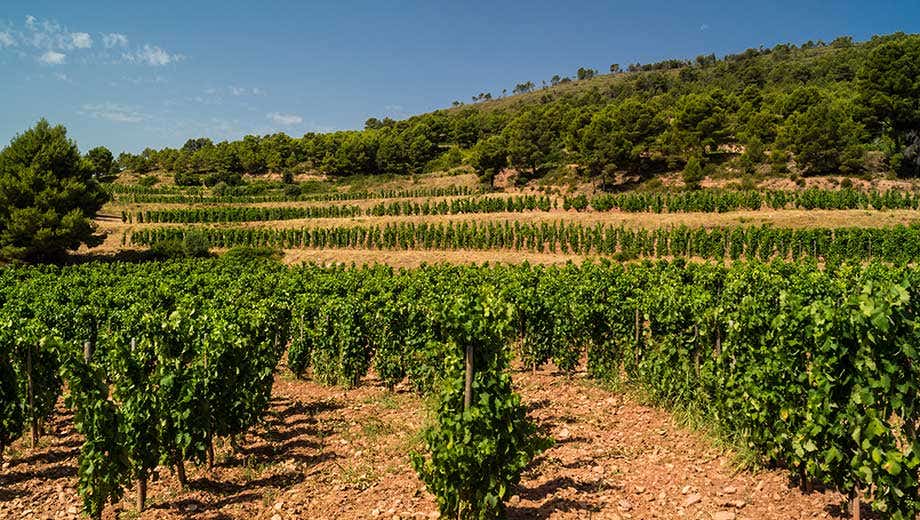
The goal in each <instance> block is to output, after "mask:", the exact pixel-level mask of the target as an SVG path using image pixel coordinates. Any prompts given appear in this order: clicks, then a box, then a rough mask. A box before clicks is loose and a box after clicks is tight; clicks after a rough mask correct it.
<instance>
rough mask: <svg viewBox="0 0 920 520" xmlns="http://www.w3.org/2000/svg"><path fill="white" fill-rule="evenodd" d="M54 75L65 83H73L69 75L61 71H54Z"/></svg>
mask: <svg viewBox="0 0 920 520" xmlns="http://www.w3.org/2000/svg"><path fill="white" fill-rule="evenodd" d="M54 77H55V78H57V79H59V80H61V81H63V82H66V83H73V80H72V79H70V76H68V75H67V74H64V73H63V72H55V73H54Z"/></svg>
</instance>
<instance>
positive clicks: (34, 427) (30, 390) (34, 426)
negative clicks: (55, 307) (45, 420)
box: [26, 345, 38, 449]
mask: <svg viewBox="0 0 920 520" xmlns="http://www.w3.org/2000/svg"><path fill="white" fill-rule="evenodd" d="M33 348H34V347H33V345H28V346H27V347H26V393H27V394H28V398H29V411H30V413H29V415H31V417H30V418H29V422H30V426H31V433H32V449H35V447H36V446H38V418H37V417H36V416H35V387H34V386H33V381H32V349H33Z"/></svg>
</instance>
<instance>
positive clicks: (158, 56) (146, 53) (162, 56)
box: [121, 45, 185, 67]
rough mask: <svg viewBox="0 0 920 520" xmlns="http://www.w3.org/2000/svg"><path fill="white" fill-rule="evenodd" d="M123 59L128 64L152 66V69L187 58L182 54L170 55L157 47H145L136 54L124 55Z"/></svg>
mask: <svg viewBox="0 0 920 520" xmlns="http://www.w3.org/2000/svg"><path fill="white" fill-rule="evenodd" d="M121 57H122V59H124V60H125V61H126V62H128V63H137V64H141V65H150V66H151V67H162V66H164V65H169V64H170V63H175V62H177V61H182V60H184V59H185V56H183V55H181V54H170V53H169V52H166V51H164V50H163V49H161V48H160V47H157V46H156V45H144V46H143V47H141V48H140V49H138V50H136V51H134V52H126V53H124V54H122V55H121Z"/></svg>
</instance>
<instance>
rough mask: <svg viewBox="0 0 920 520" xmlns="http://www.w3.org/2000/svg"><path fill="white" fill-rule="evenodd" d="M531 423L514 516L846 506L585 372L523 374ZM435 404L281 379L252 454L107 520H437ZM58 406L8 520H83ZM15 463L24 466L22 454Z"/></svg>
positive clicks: (9, 499) (834, 513) (26, 453)
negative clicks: (533, 435) (139, 510)
mask: <svg viewBox="0 0 920 520" xmlns="http://www.w3.org/2000/svg"><path fill="white" fill-rule="evenodd" d="M515 381H516V386H517V387H518V389H519V391H520V392H521V393H522V396H523V398H524V402H525V403H526V404H527V405H528V406H529V407H530V409H531V411H530V414H531V416H532V417H533V418H534V419H535V420H536V421H537V422H538V423H539V424H540V426H541V428H543V429H544V431H546V432H548V433H550V434H551V435H552V436H553V437H554V438H555V439H556V445H555V446H554V447H553V448H551V449H550V450H548V451H547V452H546V453H544V454H543V455H542V456H540V457H539V458H538V459H537V460H536V461H535V462H534V464H533V465H532V467H531V468H530V469H529V470H528V471H527V473H525V475H524V479H523V481H522V482H521V484H520V486H519V487H518V489H516V490H515V496H514V497H512V499H511V500H510V502H509V516H510V517H511V518H513V519H533V518H536V519H548V518H551V519H574V518H595V519H598V518H604V519H627V518H632V519H645V518H660V519H664V518H688V519H711V518H717V519H722V520H729V519H745V518H749V519H788V518H805V517H808V518H811V517H838V516H840V517H842V516H841V513H840V511H839V509H838V504H840V503H841V502H842V497H841V496H840V495H838V494H836V493H831V492H815V493H812V494H809V495H805V494H802V493H800V492H799V491H798V490H797V489H796V488H793V487H790V486H789V484H788V482H787V479H786V477H785V476H784V474H782V473H780V472H772V471H757V472H750V471H747V470H738V469H736V467H735V465H734V464H733V460H734V459H733V455H732V453H731V452H728V451H726V450H723V449H719V448H717V447H715V446H714V444H713V443H712V442H711V441H710V440H709V439H707V438H706V437H705V436H703V435H702V434H699V433H694V432H690V431H688V430H686V429H684V428H681V427H678V426H677V425H675V423H674V421H673V420H672V419H671V417H670V415H669V414H668V413H666V412H664V411H661V410H657V409H654V408H649V407H646V406H643V405H641V404H637V403H636V402H635V401H634V400H632V399H631V398H629V397H627V396H624V395H623V394H620V393H616V392H610V391H607V390H604V389H602V388H600V387H598V386H596V385H594V384H593V383H590V382H589V381H587V380H585V379H584V378H583V376H580V375H578V376H574V377H572V378H566V377H564V376H560V375H554V374H551V373H549V372H546V371H541V372H537V373H536V374H531V373H529V372H518V373H515ZM422 410H423V403H422V402H421V401H420V399H419V398H418V397H416V396H415V395H414V394H413V393H411V392H409V391H408V390H406V389H400V388H398V389H397V392H389V391H387V390H386V389H385V388H382V387H381V386H380V385H379V384H377V382H376V381H375V380H368V381H365V383H364V384H363V385H362V386H361V387H360V388H357V389H355V390H351V391H348V392H344V391H343V390H341V389H337V388H327V387H322V386H318V385H316V384H313V383H312V382H309V381H296V380H292V379H291V378H290V377H288V376H286V375H279V376H278V378H277V380H276V386H275V396H274V398H273V400H272V403H271V410H270V412H269V414H268V415H267V417H266V422H265V424H264V425H263V426H261V427H259V428H257V429H256V431H254V432H252V433H250V434H248V435H246V436H245V439H244V442H242V451H241V453H239V454H236V455H234V454H233V453H232V452H231V450H230V448H229V446H225V445H220V446H218V456H217V464H216V467H215V468H214V470H212V471H211V472H208V471H207V470H206V469H205V468H196V467H189V482H190V489H189V490H187V491H182V490H180V488H179V485H178V483H177V481H176V480H175V477H174V476H173V475H172V474H171V473H170V472H169V471H168V470H167V469H165V468H163V469H161V470H160V471H159V474H158V477H159V479H158V480H157V481H156V482H153V483H151V485H150V489H149V491H148V493H149V494H148V496H149V502H148V507H149V509H148V510H147V511H145V512H144V513H143V514H141V515H137V514H136V512H134V511H133V510H132V508H133V504H134V493H133V490H128V492H127V494H126V496H125V498H124V499H122V501H121V502H120V503H119V504H117V505H116V506H115V507H110V508H108V509H107V511H106V518H110V519H111V518H142V519H151V520H153V519H156V520H163V519H172V518H200V519H230V518H246V519H266V520H287V519H293V518H310V519H333V518H344V519H357V518H374V517H379V518H395V517H396V516H399V517H400V518H437V513H436V511H437V507H436V505H435V502H434V499H433V497H432V496H431V495H430V494H429V493H428V492H427V491H425V489H424V485H423V484H422V483H421V482H420V481H419V480H418V478H417V476H416V474H415V472H414V470H413V469H412V467H411V464H410V462H409V456H408V454H409V453H410V452H411V451H412V450H414V449H419V448H420V447H421V444H420V440H419V436H418V431H419V429H420V428H421V426H422V424H423V422H424V421H425V414H424V412H423V411H422ZM71 420H72V417H71V415H70V414H69V413H67V412H66V410H63V409H62V410H60V413H59V414H58V416H57V417H56V418H55V420H54V421H53V423H52V424H51V425H49V435H46V436H45V437H43V439H42V442H41V445H40V448H39V449H36V450H34V451H30V450H29V449H28V448H26V447H24V445H23V444H22V441H20V442H19V443H17V444H16V445H15V446H14V449H13V452H11V453H8V456H7V459H6V460H7V461H8V462H5V463H4V464H3V467H2V469H0V518H37V519H52V518H53V519H57V518H76V517H77V511H78V508H79V499H78V498H77V496H76V491H75V488H76V464H77V462H76V457H77V455H78V452H79V444H80V439H79V438H78V436H77V435H76V434H75V433H74V432H73V429H72V423H71ZM10 455H12V456H10Z"/></svg>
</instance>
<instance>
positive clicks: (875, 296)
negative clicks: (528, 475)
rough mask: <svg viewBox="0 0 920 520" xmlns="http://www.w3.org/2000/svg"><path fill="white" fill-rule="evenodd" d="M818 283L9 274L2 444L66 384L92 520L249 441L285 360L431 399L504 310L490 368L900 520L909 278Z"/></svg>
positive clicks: (542, 270) (264, 272)
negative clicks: (150, 479) (219, 441)
mask: <svg viewBox="0 0 920 520" xmlns="http://www.w3.org/2000/svg"><path fill="white" fill-rule="evenodd" d="M828 265H829V267H827V268H824V269H821V268H818V267H817V266H816V264H815V263H814V262H809V261H803V262H799V263H781V262H774V263H771V264H758V263H756V262H754V263H741V262H739V263H733V264H731V266H729V267H725V266H721V265H713V264H696V263H685V262H682V261H675V262H670V263H668V262H661V263H650V262H642V263H636V264H631V265H622V264H617V263H610V262H601V263H599V264H598V263H590V262H588V263H585V264H582V265H574V264H569V265H565V266H549V267H544V266H530V265H527V264H524V265H517V266H496V267H476V266H472V267H470V266H466V267H464V266H448V265H439V266H433V267H426V268H421V269H416V270H401V271H394V270H392V269H390V268H387V267H382V266H375V267H368V268H342V267H338V268H321V267H317V266H312V265H306V266H300V267H295V268H284V267H282V266H279V265H276V264H271V263H268V262H253V263H240V264H236V263H233V262H229V261H226V260H221V259H216V260H199V261H185V262H166V263H148V264H136V265H131V264H117V263H116V264H106V265H100V264H90V265H84V266H74V267H65V268H57V267H15V268H6V269H3V270H2V271H0V282H2V283H0V313H2V320H0V323H2V324H3V326H2V327H0V340H2V341H0V348H2V349H3V350H2V351H0V389H2V391H3V394H2V395H3V400H2V401H0V414H2V417H0V419H2V420H0V440H3V442H4V443H5V444H8V443H9V442H10V441H11V440H12V439H13V438H15V437H16V436H17V431H18V432H21V431H22V426H23V425H25V424H28V423H29V422H34V421H36V420H40V419H44V418H46V417H47V416H48V415H49V414H50V413H51V411H52V410H53V406H54V403H55V402H56V401H57V397H58V396H59V395H60V393H61V390H62V388H63V386H64V382H66V385H67V388H68V389H69V391H70V395H71V398H70V403H71V406H73V407H74V408H75V412H76V413H75V422H76V426H77V429H78V430H79V431H80V432H81V433H82V434H83V436H84V437H85V438H86V441H85V443H84V445H83V447H82V449H81V454H80V471H79V472H78V476H79V487H80V490H81V492H82V493H83V495H84V503H85V507H86V511H87V512H89V513H91V514H92V515H93V516H97V517H98V516H99V514H100V513H101V508H102V506H103V505H104V504H105V502H106V501H107V500H113V499H117V498H118V497H119V496H120V494H121V493H122V491H123V488H124V486H125V485H126V483H128V482H132V481H133V482H136V483H138V485H139V483H140V482H142V481H143V480H144V478H145V476H146V475H148V474H149V471H150V469H151V468H153V467H155V466H156V465H157V464H160V465H165V466H171V467H174V468H176V471H177V472H179V474H180V479H181V478H183V477H182V474H183V473H182V472H183V471H184V470H183V469H182V468H184V465H183V463H184V462H185V461H193V462H199V463H207V462H208V461H209V459H210V458H211V455H210V454H209V446H211V445H213V439H214V438H216V437H221V436H229V437H231V438H233V436H235V435H237V434H239V433H241V432H243V431H245V430H246V429H247V428H249V427H250V426H251V425H252V424H253V423H254V422H255V421H256V420H258V417H260V416H261V414H263V413H264V411H265V409H266V407H267V402H268V401H267V400H268V396H269V395H270V390H271V381H272V372H273V368H274V367H275V364H276V363H277V362H278V361H279V359H280V358H281V355H282V353H283V350H284V348H285V345H287V360H288V361H287V363H288V367H289V368H290V369H291V370H292V371H293V372H294V373H295V374H296V375H298V376H310V377H312V378H314V379H316V380H317V381H320V382H322V383H326V384H337V385H342V386H346V387H348V386H354V385H356V384H360V381H361V379H362V378H363V377H364V376H365V375H366V374H367V373H368V371H369V370H371V369H373V370H374V371H375V372H376V373H377V374H378V376H379V377H381V379H382V380H383V381H384V382H385V383H386V384H388V385H390V386H393V385H395V384H397V383H399V382H400V381H403V380H405V379H408V381H409V382H410V384H411V385H412V386H414V387H415V388H417V389H418V390H419V391H422V392H428V391H430V390H431V389H432V388H433V387H435V386H436V385H435V384H434V383H435V381H436V380H437V378H438V377H439V374H442V373H444V371H445V367H446V366H445V363H447V362H448V361H446V360H448V359H457V353H456V352H455V351H451V350H450V348H452V347H451V345H455V343H451V342H445V341H444V339H445V338H444V334H445V330H448V329H449V328H450V327H460V328H462V327H463V324H464V323H465V321H464V317H465V316H470V315H471V314H470V313H473V312H475V309H472V308H470V309H467V308H466V307H464V303H462V302H469V301H472V300H469V298H468V295H470V294H482V295H486V296H485V298H488V299H489V300H490V301H493V303H492V304H490V308H505V307H506V306H507V308H508V309H509V311H508V312H510V315H509V316H508V317H507V318H508V319H509V323H510V324H512V326H513V329H514V333H513V334H512V335H511V336H510V337H508V338H506V342H505V343H504V344H501V343H498V344H496V343H488V345H490V346H489V347H488V348H490V349H507V350H508V351H509V352H510V351H513V352H514V353H515V354H516V356H517V358H518V359H519V360H520V362H521V363H523V364H524V365H525V366H527V367H531V366H532V367H539V366H541V365H544V364H546V363H549V362H553V363H554V364H555V365H556V366H557V367H558V368H559V369H561V370H563V371H566V372H572V371H574V370H577V369H578V368H579V366H580V364H581V363H582V360H586V361H585V363H586V365H585V369H586V370H587V372H588V373H589V374H590V375H591V376H593V377H595V378H597V379H600V380H613V379H618V378H621V377H625V378H626V379H627V381H628V382H630V383H631V384H634V385H638V386H640V387H641V388H642V389H643V390H644V391H645V392H646V393H647V394H648V395H649V396H650V397H651V398H652V399H654V400H655V401H656V402H658V403H659V404H661V405H663V406H666V407H678V408H681V409H685V410H688V411H690V413H693V414H696V415H697V416H699V418H700V419H703V420H707V421H711V422H712V423H713V424H715V425H717V426H718V428H717V431H718V432H720V434H721V435H723V436H725V437H726V438H727V439H728V440H730V441H732V442H733V443H736V444H737V445H740V446H745V447H746V448H747V449H749V450H751V451H752V453H754V454H756V455H757V456H758V457H759V458H760V459H762V461H763V462H765V463H769V464H774V465H779V466H782V467H785V468H787V469H788V470H789V471H790V472H791V474H792V475H793V477H794V478H796V479H797V480H798V481H799V482H800V484H801V485H803V486H805V485H806V484H807V483H809V482H819V483H823V484H825V485H829V486H833V487H835V488H837V489H839V490H841V491H843V492H845V493H847V494H849V495H851V496H860V497H863V499H865V500H866V501H868V502H870V503H871V505H872V507H873V508H874V509H876V510H878V511H880V512H883V513H884V515H885V516H886V517H890V518H914V516H915V515H916V514H917V513H918V512H920V490H918V481H917V477H918V469H920V436H918V428H920V351H918V349H917V347H916V345H918V344H920V323H918V322H917V318H916V317H917V315H918V311H920V290H918V288H920V270H917V269H916V268H914V267H903V266H902V267H893V266H890V265H884V264H869V265H867V266H860V265H858V264H828ZM444 302H453V303H448V304H447V305H446V306H445V303H444ZM502 319H505V318H502ZM486 321H487V320H486ZM486 321H483V323H485V322H486ZM477 323H479V322H478V321H477ZM86 342H89V345H90V348H89V350H88V352H89V354H85V352H87V350H85V349H84V348H83V346H84V344H85V343H86ZM445 349H447V350H445ZM493 355H498V353H493ZM451 366H453V365H451ZM229 367H233V370H229V369H228V368H229ZM452 370H453V371H454V372H455V369H452ZM17 421H18V427H17Z"/></svg>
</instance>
